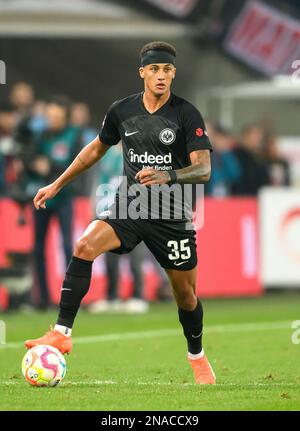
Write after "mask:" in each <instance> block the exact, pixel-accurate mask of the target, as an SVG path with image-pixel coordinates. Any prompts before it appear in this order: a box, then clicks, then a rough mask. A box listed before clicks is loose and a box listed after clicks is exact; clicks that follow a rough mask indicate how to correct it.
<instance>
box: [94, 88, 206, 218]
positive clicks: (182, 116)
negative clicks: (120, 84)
mask: <svg viewBox="0 0 300 431" xmlns="http://www.w3.org/2000/svg"><path fill="white" fill-rule="evenodd" d="M99 138H100V140H101V142H103V143H104V144H106V145H116V144H117V143H118V142H119V141H120V140H121V141H122V147H123V157H124V176H125V177H127V186H128V187H130V186H131V185H133V184H137V183H136V180H135V175H136V173H137V172H139V171H140V170H141V169H143V168H147V167H151V168H153V169H158V170H175V169H181V168H184V167H187V166H190V165H191V162H190V158H189V154H190V153H191V152H192V151H197V150H207V149H208V150H212V147H211V144H210V142H209V139H208V136H207V132H206V130H205V126H204V122H203V119H202V117H201V114H200V112H199V111H198V110H197V109H196V108H195V107H194V106H193V105H192V104H191V103H189V102H187V101H186V100H185V99H183V98H181V97H178V96H176V95H174V94H173V93H171V95H170V97H169V99H168V101H167V102H166V103H165V104H164V105H163V106H161V107H160V108H159V109H158V110H157V111H155V112H154V113H149V112H148V111H147V110H146V108H145V106H144V103H143V92H141V93H138V94H134V95H131V96H128V97H126V98H125V99H122V100H118V101H116V102H114V103H113V104H112V105H111V106H110V108H109V110H108V112H107V114H106V116H105V118H104V121H103V124H102V127H101V130H100V133H99ZM151 187H152V186H150V188H151ZM148 211H149V208H148Z"/></svg>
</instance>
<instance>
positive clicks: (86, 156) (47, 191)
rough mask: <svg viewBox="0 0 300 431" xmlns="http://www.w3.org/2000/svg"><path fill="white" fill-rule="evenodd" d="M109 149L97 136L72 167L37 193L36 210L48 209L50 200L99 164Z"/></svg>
mask: <svg viewBox="0 0 300 431" xmlns="http://www.w3.org/2000/svg"><path fill="white" fill-rule="evenodd" d="M109 148H110V145H105V144H104V143H103V142H101V140H100V139H99V136H97V137H96V138H95V139H94V140H93V141H91V142H90V143H89V144H88V145H86V146H85V147H84V148H83V149H82V150H81V151H80V153H79V154H78V155H77V156H76V157H75V159H74V160H73V162H72V163H71V164H70V166H69V167H68V168H67V169H66V170H65V171H64V172H63V173H62V174H61V175H60V176H59V177H58V178H57V179H56V180H55V181H54V182H53V183H51V184H49V185H48V186H46V187H43V188H41V189H40V190H39V191H38V192H37V194H36V196H35V198H34V199H33V203H34V206H35V208H36V209H37V210H38V209H39V208H46V201H47V200H48V199H52V198H54V196H56V195H57V193H58V192H59V191H60V190H61V189H62V188H63V187H64V186H65V185H66V184H68V183H69V182H70V181H72V180H73V179H74V178H76V177H77V176H78V175H79V174H81V173H82V172H84V171H86V170H87V169H89V168H90V167H91V166H93V165H94V164H95V163H96V162H98V160H100V159H101V158H102V157H103V156H104V154H105V153H106V151H107V150H108V149H109Z"/></svg>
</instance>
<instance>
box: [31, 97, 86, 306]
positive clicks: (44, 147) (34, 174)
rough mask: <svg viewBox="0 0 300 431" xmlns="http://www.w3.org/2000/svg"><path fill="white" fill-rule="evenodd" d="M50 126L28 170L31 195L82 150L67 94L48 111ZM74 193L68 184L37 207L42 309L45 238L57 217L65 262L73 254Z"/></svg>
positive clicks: (45, 295)
mask: <svg viewBox="0 0 300 431" xmlns="http://www.w3.org/2000/svg"><path fill="white" fill-rule="evenodd" d="M46 115H47V124H48V126H47V129H46V130H45V132H44V133H43V134H42V135H41V136H40V137H39V138H38V139H37V142H36V154H35V157H34V159H33V161H32V163H31V168H30V172H29V173H28V182H27V189H26V190H27V194H28V195H31V196H32V197H33V196H34V195H35V193H36V192H37V190H38V189H39V188H41V187H44V186H45V185H47V184H50V183H51V182H53V181H54V180H55V179H56V178H57V177H58V176H59V175H60V174H61V173H62V172H63V171H64V170H65V169H66V168H67V166H69V164H70V163H71V162H72V160H73V159H74V157H75V156H76V155H77V154H78V152H79V135H78V130H77V129H76V128H74V127H72V126H71V125H70V124H69V103H68V101H67V100H66V99H65V98H64V97H57V98H56V99H54V100H53V101H52V102H50V103H49V105H48V106H47V110H46ZM72 203H73V192H72V188H71V186H67V187H65V188H64V189H63V190H62V191H61V192H60V193H59V194H58V195H57V196H56V197H55V198H54V199H51V200H50V201H48V202H47V208H46V209H45V210H44V209H40V210H39V211H36V210H34V225H35V250H34V251H35V265H36V273H37V276H38V284H39V290H40V302H39V308H41V309H46V308H47V307H48V306H49V305H51V304H50V298H49V292H48V283H47V275H46V264H45V240H46V234H47V230H48V226H49V222H50V220H51V219H52V217H53V216H57V217H58V221H59V224H60V228H61V233H62V237H63V248H64V253H65V259H66V263H68V262H69V260H70V259H71V256H72V217H73V208H72Z"/></svg>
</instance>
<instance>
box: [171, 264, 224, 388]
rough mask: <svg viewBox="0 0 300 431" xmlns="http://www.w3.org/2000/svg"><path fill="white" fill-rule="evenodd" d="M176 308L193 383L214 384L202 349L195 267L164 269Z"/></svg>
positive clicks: (212, 375)
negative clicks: (186, 348)
mask: <svg viewBox="0 0 300 431" xmlns="http://www.w3.org/2000/svg"><path fill="white" fill-rule="evenodd" d="M166 272H167V274H168V276H169V279H170V281H171V284H172V288H173V292H174V297H175V300H176V303H177V306H178V316H179V321H180V323H181V325H182V327H183V333H184V335H185V337H186V340H187V346H188V360H189V362H190V365H191V367H192V369H193V371H194V377H195V382H196V383H199V384H214V383H215V381H216V378H215V375H214V372H213V370H212V367H211V365H210V364H209V362H208V359H207V357H206V356H205V354H204V350H203V348H202V330H203V309H202V304H201V302H200V300H199V299H198V298H197V296H196V275H197V269H196V267H195V268H193V269H191V270H187V271H183V270H177V269H166Z"/></svg>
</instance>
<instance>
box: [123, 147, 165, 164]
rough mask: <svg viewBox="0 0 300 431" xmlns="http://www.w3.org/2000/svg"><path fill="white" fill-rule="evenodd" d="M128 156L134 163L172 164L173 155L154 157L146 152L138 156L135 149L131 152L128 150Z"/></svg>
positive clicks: (131, 149)
mask: <svg viewBox="0 0 300 431" xmlns="http://www.w3.org/2000/svg"><path fill="white" fill-rule="evenodd" d="M128 155H129V159H130V161H131V162H132V163H156V164H162V163H172V154H171V153H168V154H165V155H164V156H162V155H161V154H158V155H157V156H154V155H153V154H149V153H148V151H146V152H145V153H144V154H136V153H135V152H134V149H133V148H130V150H128Z"/></svg>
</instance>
